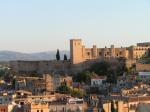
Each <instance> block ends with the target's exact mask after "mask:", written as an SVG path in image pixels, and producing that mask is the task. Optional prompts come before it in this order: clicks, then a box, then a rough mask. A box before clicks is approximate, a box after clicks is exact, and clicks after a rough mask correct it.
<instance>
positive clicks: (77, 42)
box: [70, 39, 83, 64]
mask: <svg viewBox="0 0 150 112" xmlns="http://www.w3.org/2000/svg"><path fill="white" fill-rule="evenodd" d="M70 59H71V63H72V64H79V63H82V62H83V52H82V40H81V39H71V40H70Z"/></svg>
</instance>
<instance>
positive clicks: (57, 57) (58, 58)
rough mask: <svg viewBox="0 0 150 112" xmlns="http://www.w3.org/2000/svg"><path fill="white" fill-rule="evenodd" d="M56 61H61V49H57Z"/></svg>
mask: <svg viewBox="0 0 150 112" xmlns="http://www.w3.org/2000/svg"><path fill="white" fill-rule="evenodd" d="M56 60H60V53H59V49H57V53H56Z"/></svg>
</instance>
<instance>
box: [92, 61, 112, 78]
mask: <svg viewBox="0 0 150 112" xmlns="http://www.w3.org/2000/svg"><path fill="white" fill-rule="evenodd" d="M109 67H110V65H109V63H108V62H106V61H101V62H98V63H95V64H93V65H92V66H91V68H90V71H91V72H95V73H96V74H98V75H107V72H108V68H109Z"/></svg>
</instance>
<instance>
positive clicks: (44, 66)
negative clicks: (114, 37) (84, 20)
mask: <svg viewBox="0 0 150 112" xmlns="http://www.w3.org/2000/svg"><path fill="white" fill-rule="evenodd" d="M148 49H150V43H138V44H137V46H131V47H120V48H115V47H114V45H111V47H110V48H97V47H96V45H93V48H86V47H85V46H84V45H83V44H82V40H81V39H71V40H70V60H68V61H62V60H61V61H57V60H52V61H23V60H20V61H19V60H18V61H11V62H10V67H11V69H12V71H13V72H15V73H17V74H43V73H53V72H61V71H63V72H65V73H69V74H70V73H75V72H79V71H82V70H84V69H87V68H88V67H90V65H92V64H93V63H95V62H97V61H99V60H101V59H109V60H111V59H114V58H126V59H127V60H130V61H128V62H129V65H132V63H135V61H133V60H136V59H139V58H141V57H142V56H143V55H147V54H148Z"/></svg>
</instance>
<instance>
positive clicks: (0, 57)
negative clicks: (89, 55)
mask: <svg viewBox="0 0 150 112" xmlns="http://www.w3.org/2000/svg"><path fill="white" fill-rule="evenodd" d="M64 54H67V57H68V59H69V58H70V52H69V51H65V50H64V51H60V57H61V59H62V60H63V56H64ZM55 55H56V51H47V52H37V53H21V52H14V51H0V61H12V60H53V59H56V58H55V57H56V56H55Z"/></svg>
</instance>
